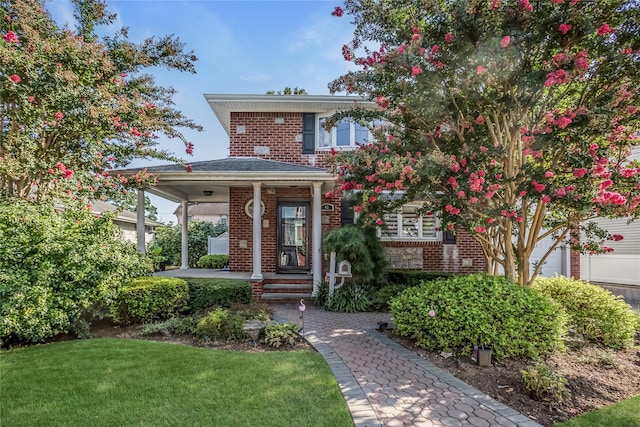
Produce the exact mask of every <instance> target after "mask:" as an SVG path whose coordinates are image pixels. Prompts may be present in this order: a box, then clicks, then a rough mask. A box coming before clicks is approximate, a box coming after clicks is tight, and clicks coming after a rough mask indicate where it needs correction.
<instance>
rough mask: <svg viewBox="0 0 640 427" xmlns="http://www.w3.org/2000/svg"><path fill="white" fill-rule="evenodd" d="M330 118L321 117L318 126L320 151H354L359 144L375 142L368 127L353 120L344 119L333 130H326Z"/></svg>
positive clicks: (317, 135) (317, 137)
mask: <svg viewBox="0 0 640 427" xmlns="http://www.w3.org/2000/svg"><path fill="white" fill-rule="evenodd" d="M327 117H328V116H319V117H318V118H317V120H318V123H317V126H316V141H317V147H318V149H330V148H339V149H352V148H355V147H356V146H357V144H365V143H368V142H370V141H373V136H372V135H371V132H369V129H368V128H367V127H366V126H362V125H360V124H358V123H356V122H355V121H353V120H349V119H343V120H341V121H340V122H338V124H337V126H335V127H333V128H332V129H331V130H326V129H325V128H324V123H325V120H326V119H327Z"/></svg>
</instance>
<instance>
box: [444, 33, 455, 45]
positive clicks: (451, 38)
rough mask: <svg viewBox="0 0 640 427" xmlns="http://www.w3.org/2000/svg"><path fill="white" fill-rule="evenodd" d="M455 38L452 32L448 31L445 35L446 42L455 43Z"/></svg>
mask: <svg viewBox="0 0 640 427" xmlns="http://www.w3.org/2000/svg"><path fill="white" fill-rule="evenodd" d="M453 38H454V36H453V34H452V33H447V34H445V35H444V41H445V42H446V43H453Z"/></svg>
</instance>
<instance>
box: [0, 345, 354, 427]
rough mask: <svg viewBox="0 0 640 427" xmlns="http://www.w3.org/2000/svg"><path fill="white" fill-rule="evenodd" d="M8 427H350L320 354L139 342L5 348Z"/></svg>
mask: <svg viewBox="0 0 640 427" xmlns="http://www.w3.org/2000/svg"><path fill="white" fill-rule="evenodd" d="M0 378H1V379H2V399H1V402H0V414H1V417H0V418H1V419H2V425H3V426H4V425H6V426H29V427H36V426H47V427H52V426H65V427H67V426H82V427H85V426H92V427H98V426H133V425H135V426H153V427H157V426H242V427H245V426H351V425H353V422H352V420H351V415H350V413H349V410H348V408H347V405H346V403H345V401H344V398H343V397H342V394H341V393H340V390H339V388H338V386H337V384H336V381H335V378H334V376H333V375H332V373H331V371H330V369H329V367H328V366H327V365H326V363H325V361H324V360H323V359H322V357H321V356H320V355H319V354H318V353H315V352H309V351H288V352H261V353H243V352H235V351H224V350H212V349H208V348H197V347H190V346H183V345H177V344H168V343H160V342H154V341H145V340H131V339H106V338H105V339H90V340H81V341H65V342H58V343H53V344H45V345H34V346H31V347H24V348H18V349H13V350H8V351H3V352H2V355H1V357H0Z"/></svg>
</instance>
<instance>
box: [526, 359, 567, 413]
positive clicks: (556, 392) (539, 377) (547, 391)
mask: <svg viewBox="0 0 640 427" xmlns="http://www.w3.org/2000/svg"><path fill="white" fill-rule="evenodd" d="M520 373H521V374H522V380H523V381H524V386H525V389H526V390H527V392H528V393H529V395H530V396H531V397H533V398H535V399H538V400H542V401H545V402H550V403H560V404H561V403H563V402H564V401H565V400H567V399H569V398H570V397H571V392H570V391H569V390H568V389H567V383H568V382H567V379H566V378H565V377H563V376H562V375H560V374H558V373H557V372H555V371H554V370H553V369H551V368H550V367H549V366H548V365H547V364H546V363H544V362H537V363H536V364H534V365H531V366H527V368H526V369H524V370H522V371H520Z"/></svg>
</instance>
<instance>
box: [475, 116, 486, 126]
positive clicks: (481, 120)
mask: <svg viewBox="0 0 640 427" xmlns="http://www.w3.org/2000/svg"><path fill="white" fill-rule="evenodd" d="M474 122H475V124H477V125H483V124H484V117H483V116H482V115H479V116H478V117H476V119H475V121H474Z"/></svg>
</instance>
